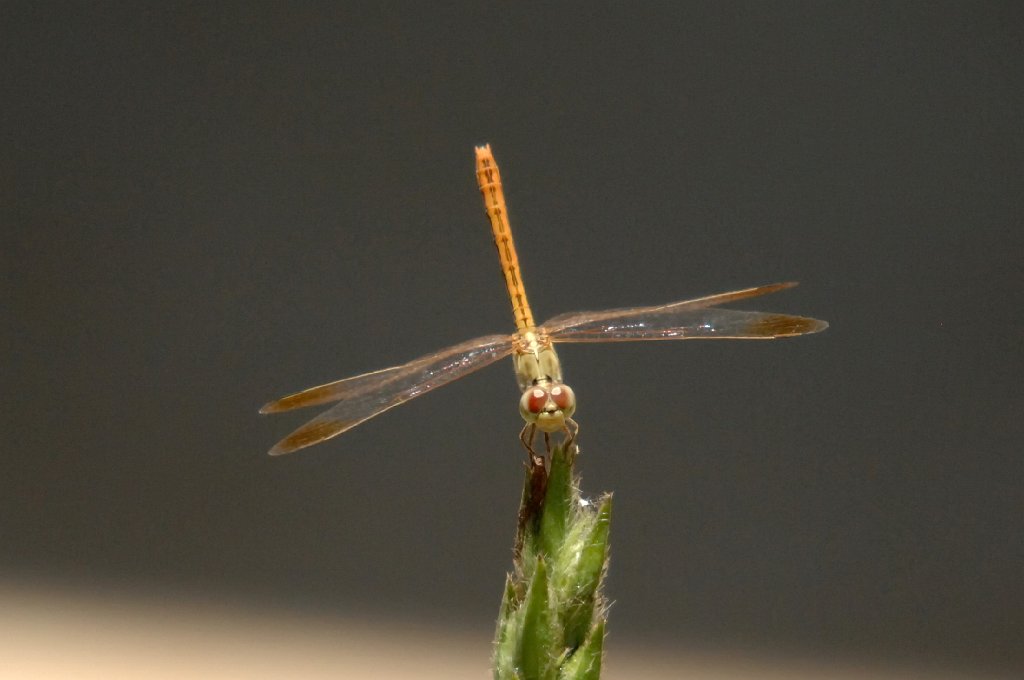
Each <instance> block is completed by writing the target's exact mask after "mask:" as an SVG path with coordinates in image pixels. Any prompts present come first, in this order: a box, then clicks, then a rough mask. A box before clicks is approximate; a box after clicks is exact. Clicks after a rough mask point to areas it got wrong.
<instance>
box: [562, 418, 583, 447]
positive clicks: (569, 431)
mask: <svg viewBox="0 0 1024 680" xmlns="http://www.w3.org/2000/svg"><path fill="white" fill-rule="evenodd" d="M579 431H580V425H579V423H577V422H576V421H575V420H573V419H572V418H566V419H565V448H566V449H568V448H569V447H571V446H572V445H573V444H575V443H576V435H577V434H579Z"/></svg>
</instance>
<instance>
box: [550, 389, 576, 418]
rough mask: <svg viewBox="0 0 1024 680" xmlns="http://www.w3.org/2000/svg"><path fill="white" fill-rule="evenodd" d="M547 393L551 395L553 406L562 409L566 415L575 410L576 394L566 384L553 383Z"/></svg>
mask: <svg viewBox="0 0 1024 680" xmlns="http://www.w3.org/2000/svg"><path fill="white" fill-rule="evenodd" d="M548 394H550V395H551V400H552V401H553V402H555V406H557V407H558V408H559V410H561V411H563V412H564V413H565V415H566V416H570V415H572V412H573V411H575V410H576V394H575V393H574V392H573V391H572V388H571V387H569V386H568V385H555V386H554V387H552V388H551V389H550V390H549V391H548Z"/></svg>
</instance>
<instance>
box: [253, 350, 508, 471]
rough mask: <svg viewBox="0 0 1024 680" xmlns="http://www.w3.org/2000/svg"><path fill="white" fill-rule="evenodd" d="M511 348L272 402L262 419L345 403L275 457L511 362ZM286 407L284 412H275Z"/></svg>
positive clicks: (445, 356)
mask: <svg viewBox="0 0 1024 680" xmlns="http://www.w3.org/2000/svg"><path fill="white" fill-rule="evenodd" d="M512 345H513V338H512V337H511V336H508V335H491V336H488V337H484V338H477V339H476V340H470V341H468V342H464V343H461V344H458V345H454V346H452V347H449V348H447V349H443V350H441V351H440V352H435V353H433V354H429V355H427V356H425V357H421V358H419V359H416V360H415V361H411V362H409V363H407V364H404V365H402V366H395V367H392V368H386V369H384V370H382V371H376V372H374V373H366V374H364V375H360V376H356V377H354V378H349V379H347V380H339V381H337V382H334V383H328V384H327V385H321V386H319V387H313V388H310V389H309V390H305V391H304V392H299V393H298V394H294V395H290V396H288V397H284V398H283V399H279V400H278V401H277V402H271V403H270V404H267V405H266V406H264V407H263V409H261V412H262V413H273V412H276V411H283V410H288V409H292V408H300V407H302V406H310V405H313V404H319V403H324V402H325V401H331V400H338V399H340V400H341V402H340V403H339V404H336V405H335V406H333V407H331V408H329V409H327V410H326V411H324V412H323V413H321V414H320V415H318V416H317V417H316V418H314V419H313V420H311V421H309V422H308V423H306V424H305V425H303V426H302V427H300V428H299V429H297V430H295V431H294V432H292V433H291V434H290V435H288V436H287V437H285V438H284V439H282V440H281V441H280V442H278V443H277V444H276V445H275V446H274V448H272V449H271V450H270V455H272V456H276V455H280V454H283V453H291V452H292V451H297V450H299V449H302V448H305V447H307V446H312V445H313V444H317V443H319V442H322V441H325V440H327V439H330V438H332V437H336V436H338V435H339V434H341V433H342V432H345V431H346V430H350V429H352V428H353V427H355V426H356V425H359V424H360V423H362V422H364V421H366V420H369V419H370V418H372V417H374V416H376V415H379V414H381V413H383V412H384V411H387V410H388V409H391V408H394V407H395V406H398V405H399V404H403V403H405V402H407V401H409V400H410V399H413V398H415V397H418V396H420V395H421V394H426V393H427V392H429V391H430V390H433V389H435V388H437V387H440V386H441V385H445V384H447V383H450V382H452V381H453V380H457V379H458V378H461V377H463V376H465V375H469V374H470V373H472V372H474V371H477V370H479V369H481V368H483V367H484V366H489V365H490V364H493V363H494V362H496V361H498V360H500V359H503V358H504V357H507V356H508V355H510V354H511V353H512ZM344 383H349V384H348V385H344ZM306 394H309V395H311V396H309V397H308V398H309V399H310V401H309V403H304V401H303V395H306ZM327 394H330V397H329V398H328V397H327ZM338 395H340V396H338ZM281 403H283V404H284V407H282V408H275V405H276V404H281Z"/></svg>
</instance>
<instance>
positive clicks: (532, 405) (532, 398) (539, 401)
mask: <svg viewBox="0 0 1024 680" xmlns="http://www.w3.org/2000/svg"><path fill="white" fill-rule="evenodd" d="M527 394H528V395H529V396H528V397H527V398H526V399H525V402H526V410H527V411H529V412H530V413H540V412H541V411H543V410H544V404H546V403H548V393H547V392H545V391H544V390H543V389H542V388H540V387H531V388H530V391H529V392H527Z"/></svg>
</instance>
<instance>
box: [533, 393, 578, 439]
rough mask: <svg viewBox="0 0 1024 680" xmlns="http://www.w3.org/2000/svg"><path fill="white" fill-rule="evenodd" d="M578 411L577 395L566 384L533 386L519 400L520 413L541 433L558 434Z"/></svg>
mask: <svg viewBox="0 0 1024 680" xmlns="http://www.w3.org/2000/svg"><path fill="white" fill-rule="evenodd" d="M575 411H576V394H575V393H574V392H573V391H572V388H571V387H569V386H568V385H566V384H564V383H556V382H553V383H546V384H543V385H531V386H530V387H528V388H526V391H525V392H523V396H522V397H521V398H520V399H519V413H520V414H522V416H523V420H525V421H526V422H527V423H530V424H533V425H536V426H537V428H538V429H539V430H540V431H541V432H557V431H558V430H561V429H562V428H563V427H565V421H566V419H567V418H571V417H572V414H573V413H574V412H575Z"/></svg>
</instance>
